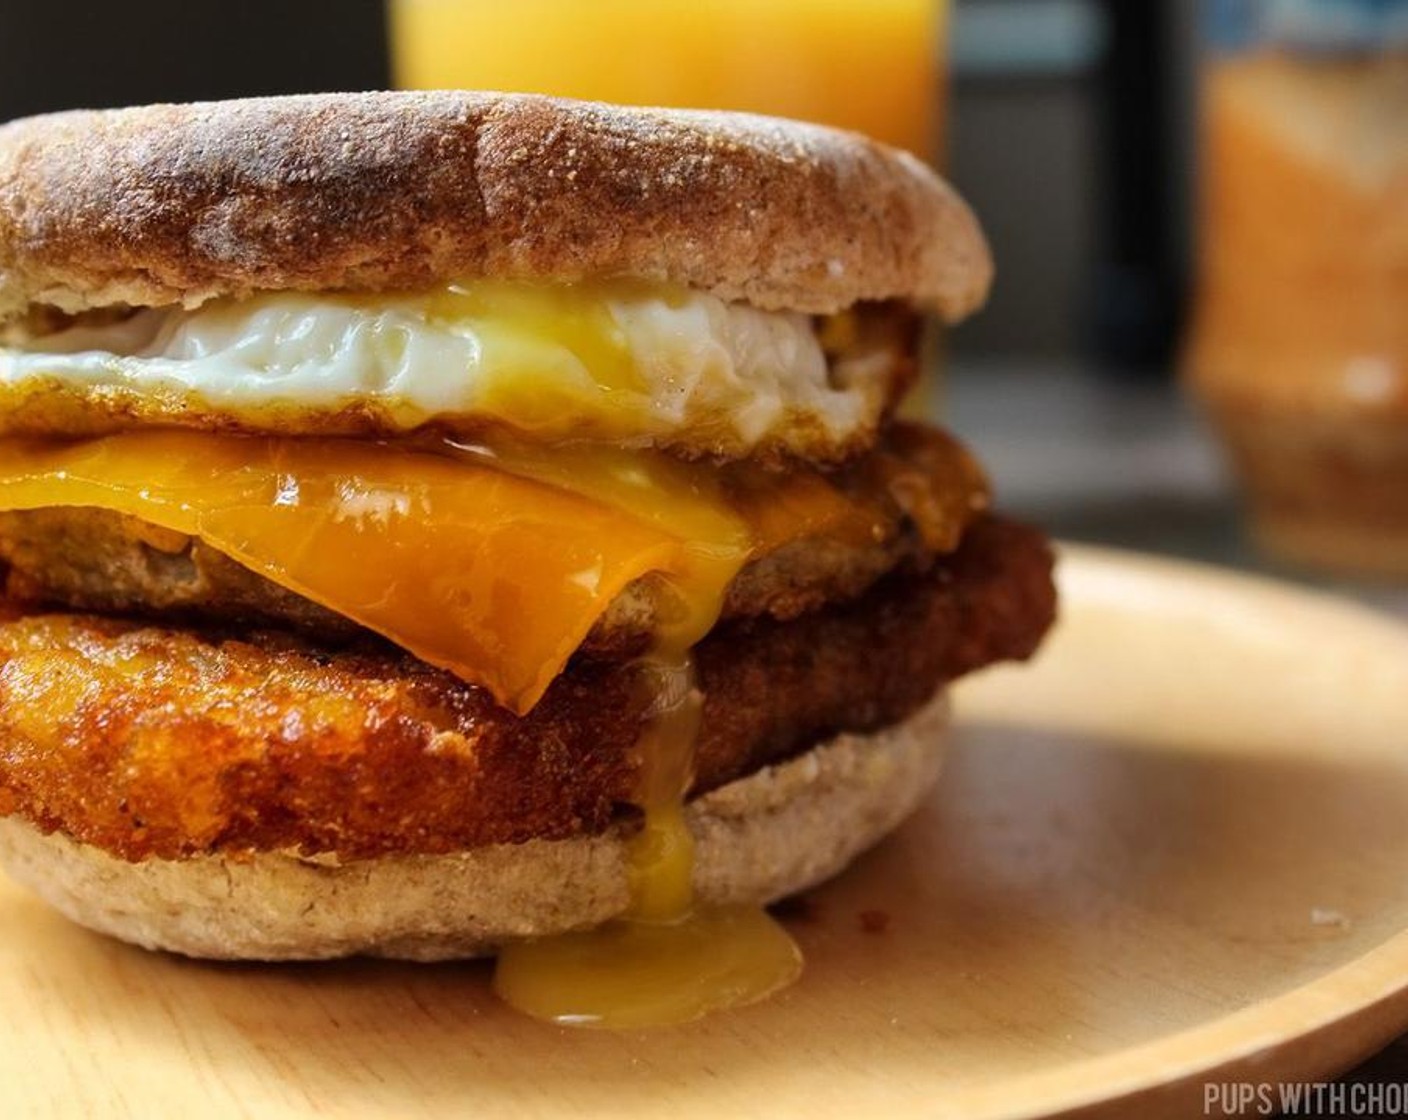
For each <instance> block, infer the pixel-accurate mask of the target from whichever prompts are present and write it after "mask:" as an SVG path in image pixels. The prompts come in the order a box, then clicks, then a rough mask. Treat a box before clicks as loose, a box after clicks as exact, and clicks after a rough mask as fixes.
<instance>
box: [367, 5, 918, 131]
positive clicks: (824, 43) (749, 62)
mask: <svg viewBox="0 0 1408 1120" xmlns="http://www.w3.org/2000/svg"><path fill="white" fill-rule="evenodd" d="M945 7H946V4H945V2H944V0H863V2H859V0H515V2H513V3H502V2H491V0H390V18H391V33H392V46H393V63H394V72H395V79H396V83H397V85H398V86H401V87H402V88H408V89H437V88H461V87H462V88H474V89H499V90H516V91H528V92H534V93H549V94H555V95H558V96H561V97H579V98H586V99H590V100H597V101H615V102H620V103H622V104H628V105H668V106H684V107H702V108H713V109H743V110H748V111H751V112H759V113H770V114H775V115H777V116H784V117H797V118H801V119H803V120H814V121H820V122H822V123H825V124H832V125H837V126H839V127H842V128H852V129H856V130H857V131H860V132H864V133H867V134H869V135H871V136H874V137H877V138H878V139H880V140H884V141H887V142H888V143H891V144H895V145H897V146H900V147H904V148H908V149H909V150H910V151H913V152H917V153H919V154H921V155H929V154H930V153H932V152H934V151H935V150H936V148H937V137H936V135H935V122H936V120H937V118H938V114H937V104H936V96H937V90H938V70H937V67H938V59H939V57H940V55H939V48H940V45H941V42H940V40H941V36H942V34H943V30H944V20H943V13H944V9H945Z"/></svg>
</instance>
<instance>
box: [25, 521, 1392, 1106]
mask: <svg viewBox="0 0 1408 1120" xmlns="http://www.w3.org/2000/svg"><path fill="white" fill-rule="evenodd" d="M1061 582H1062V586H1063V591H1064V594H1065V607H1064V621H1063V622H1062V624H1061V626H1060V628H1059V631H1058V633H1057V634H1056V635H1055V637H1054V638H1053V640H1052V642H1051V644H1050V646H1049V647H1048V648H1047V650H1046V651H1045V653H1044V655H1043V656H1042V658H1041V659H1040V661H1039V663H1038V664H1037V665H1036V666H1035V667H1033V668H1030V669H1004V670H1001V671H996V672H992V673H989V674H987V675H985V676H982V677H980V678H977V679H975V680H973V681H972V682H971V683H969V684H967V685H965V686H964V687H963V688H962V689H961V690H960V692H959V710H960V715H961V725H960V730H959V733H958V735H957V737H956V742H955V745H954V753H953V756H952V759H951V763H950V765H949V768H948V773H947V774H946V776H945V780H944V781H943V782H942V783H941V784H940V791H939V793H938V794H937V796H936V797H935V799H934V800H933V801H932V803H931V804H929V805H928V806H927V807H926V808H925V809H923V810H922V811H921V813H920V814H919V816H918V817H916V818H915V819H914V820H913V821H911V822H910V823H909V825H907V826H906V827H905V828H904V829H903V830H902V831H901V832H900V833H899V834H897V835H896V836H895V837H894V838H893V839H892V840H891V841H890V842H888V843H887V844H885V845H883V846H882V847H881V848H880V849H878V850H876V851H875V852H873V853H872V854H871V855H870V856H868V857H867V858H865V859H864V860H862V861H861V863H860V864H859V865H858V866H856V867H855V868H853V869H852V870H851V872H849V873H848V874H847V875H845V876H843V877H842V879H841V880H839V881H838V882H836V883H833V884H831V885H830V886H828V887H826V888H825V889H823V890H820V891H817V892H816V893H815V894H814V895H813V896H811V898H810V899H809V900H808V901H807V903H806V904H805V906H804V907H802V908H801V910H800V912H799V913H797V914H794V915H793V917H791V918H790V919H789V920H790V922H791V924H792V927H793V929H794V930H795V932H796V934H797V937H798V939H799V940H800V941H801V942H802V944H803V947H804V949H805V951H806V954H807V958H808V968H807V972H806V975H805V976H804V977H803V979H802V981H801V983H799V984H798V985H797V986H796V987H794V988H793V989H791V990H790V991H788V992H786V993H785V994H783V995H782V996H780V997H778V998H776V999H774V1000H772V1001H771V1002H769V1003H766V1004H763V1005H761V1006H758V1007H753V1008H748V1009H744V1010H742V1011H739V1012H735V1013H732V1014H728V1015H722V1016H718V1017H715V1018H712V1019H708V1020H706V1021H704V1022H702V1023H699V1024H695V1025H692V1026H688V1027H681V1028H676V1029H672V1030H663V1031H657V1032H654V1033H646V1034H606V1033H588V1032H572V1031H562V1030H557V1029H553V1028H549V1027H546V1026H543V1025H540V1024H537V1023H535V1022H532V1021H529V1020H527V1019H523V1018H520V1017H517V1016H515V1015H513V1014H511V1013H510V1012H508V1011H506V1010H504V1009H503V1008H501V1007H500V1006H498V1005H497V1004H496V1003H495V1002H494V1000H493V999H492V998H491V996H490V995H489V993H488V990H487V986H486V980H487V969H486V968H485V967H484V966H482V965H473V964H471V965H463V966H437V967H416V966H398V965H388V964H375V963H361V962H354V963H347V964H338V965H328V966H315V967H298V968H290V967H250V966H237V967H232V966H210V965H202V964H196V963H191V962H187V961H182V960H178V959H174V958H167V957H161V956H156V955H151V954H148V953H144V952H141V951H139V950H135V949H129V948H126V947H124V946H121V945H118V944H115V943H112V942H109V941H106V940H104V939H102V938H99V937H96V936H93V935H90V934H88V933H85V932H83V931H81V930H79V929H76V928H74V927H71V926H69V925H68V924H66V923H65V922H64V921H63V920H61V919H59V918H58V917H55V916H54V915H52V914H51V913H49V912H48V911H47V910H46V909H45V908H44V907H42V906H41V905H40V904H39V903H37V902H35V901H33V900H32V899H31V898H30V897H29V896H28V895H26V894H25V893H23V892H22V891H20V890H19V889H18V888H17V887H13V886H11V885H9V884H8V883H0V1007H3V1008H4V1009H5V1013H4V1015H3V1016H0V1085H3V1091H0V1095H2V1096H3V1100H4V1102H5V1104H6V1108H5V1110H4V1111H5V1114H6V1115H7V1116H13V1115H17V1114H24V1113H25V1112H26V1111H28V1112H31V1113H38V1114H52V1115H64V1116H76V1115H133V1116H143V1117H152V1116H164V1115H173V1114H178V1113H185V1114H186V1115H188V1116H191V1117H195V1116H199V1117H202V1118H205V1117H214V1116H236V1115H241V1116H242V1115H250V1116H259V1117H264V1118H268V1117H282V1116H290V1117H292V1116H307V1115H310V1114H314V1113H316V1114H317V1115H330V1116H332V1115H335V1116H352V1115H377V1116H395V1117H417V1116H449V1115H456V1116H466V1115H491V1116H505V1115H534V1116H544V1115H552V1116H557V1115H561V1116H568V1115H572V1116H579V1115H590V1114H608V1113H609V1114H611V1115H612V1116H615V1117H636V1116H640V1117H658V1116H669V1117H671V1118H672V1120H684V1118H686V1117H696V1116H697V1117H707V1118H709V1120H716V1118H718V1117H721V1116H742V1115H763V1114H766V1115H769V1116H794V1115H806V1116H809V1117H845V1118H847V1120H853V1118H855V1117H858V1116H886V1117H891V1116H919V1115H924V1116H965V1117H996V1116H1010V1117H1016V1116H1038V1115H1053V1114H1057V1113H1064V1112H1067V1111H1070V1110H1085V1109H1088V1110H1090V1111H1091V1112H1092V1113H1094V1112H1101V1113H1106V1114H1109V1115H1134V1114H1136V1113H1134V1112H1132V1111H1131V1109H1132V1108H1134V1106H1135V1102H1136V1099H1137V1102H1138V1113H1137V1114H1138V1115H1140V1116H1158V1115H1189V1114H1192V1115H1200V1114H1201V1113H1202V1094H1203V1088H1202V1086H1203V1083H1204V1082H1206V1081H1233V1080H1250V1081H1254V1082H1274V1081H1277V1080H1282V1079H1291V1080H1301V1079H1308V1078H1317V1077H1322V1076H1325V1075H1328V1074H1331V1073H1333V1072H1335V1071H1337V1070H1339V1069H1342V1068H1344V1067H1346V1066H1347V1065H1348V1064H1350V1063H1352V1062H1353V1061H1355V1060H1357V1059H1359V1058H1361V1057H1362V1056H1364V1055H1365V1054H1366V1053H1368V1052H1369V1051H1371V1050H1372V1049H1373V1048H1375V1047H1377V1046H1378V1045H1380V1044H1381V1043H1382V1042H1384V1041H1385V1040H1387V1039H1388V1038H1390V1037H1391V1036H1393V1035H1394V1034H1395V1033H1397V1032H1400V1031H1402V1030H1403V1029H1405V1027H1408V995H1405V985H1408V631H1405V630H1404V629H1402V628H1400V627H1398V626H1396V625H1394V624H1392V623H1390V622H1387V621H1385V620H1382V619H1380V618H1378V617H1376V616H1374V615H1372V614H1369V613H1367V612H1364V611H1361V610H1359V609H1356V608H1354V607H1352V606H1349V605H1346V604H1343V603H1340V602H1337V601H1334V600H1330V599H1324V598H1319V597H1315V596H1312V595H1309V594H1306V593H1303V592H1300V591H1296V590H1293V589H1290V588H1288V587H1282V586H1278V585H1275V584H1271V583H1267V582H1262V581H1255V580H1251V579H1247V578H1243V577H1238V576H1234V575H1230V574H1224V573H1220V572H1217V571H1215V570H1212V569H1202V568H1196V567H1191V566H1187V565H1182V564H1175V563H1169V562H1163V561H1157V560H1152V559H1143V558H1138V557H1134V556H1130V555H1121V554H1117V553H1107V552H1097V551H1091V550H1086V549H1076V548H1069V549H1067V550H1066V555H1065V560H1064V563H1063V568H1062V573H1061Z"/></svg>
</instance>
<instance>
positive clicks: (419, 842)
mask: <svg viewBox="0 0 1408 1120" xmlns="http://www.w3.org/2000/svg"><path fill="white" fill-rule="evenodd" d="M990 273H991V265H990V261H989V257H988V252H987V248H986V245H985V243H984V241H983V238H982V235H981V233H980V231H979V229H978V227H977V224H976V223H975V221H974V219H973V217H972V215H971V213H970V212H969V210H968V209H967V207H966V206H965V205H964V203H963V202H962V201H961V200H960V199H959V198H958V197H957V195H955V193H954V192H953V191H952V190H951V189H950V188H949V187H948V186H947V185H945V184H944V183H943V182H942V181H941V180H940V179H939V178H938V177H937V176H935V175H934V174H933V173H932V172H931V171H930V170H929V169H928V168H926V167H925V166H923V165H922V164H921V163H920V162H919V161H917V160H915V159H913V158H912V157H910V156H908V155H906V154H903V153H900V152H897V151H893V150H890V149H888V148H885V147H883V146H881V145H878V144H876V143H873V142H871V141H868V140H866V139H864V138H862V137H859V136H856V135H853V134H848V133H842V132H836V131H832V130H828V129H824V128H820V127H815V126H810V125H803V124H798V123H794V122H784V121H777V120H769V119H765V118H759V117H750V116H744V115H736V114H723V113H703V112H685V111H663V110H650V109H626V108H620V107H615V106H607V105H597V104H589V103H578V102H568V101H560V100H553V99H549V98H543V97H535V96H525V95H505V94H491V93H472V92H442V93H372V94H355V95H353V94H349V95H327V96H305V97H290V98H274V99H259V100H247V101H233V102H224V103H211V104H194V105H156V106H149V107H143V108H134V109H125V110H116V111H101V112H75V113H64V114H57V115H52V116H46V117H37V118H31V119H27V120H21V121H16V122H12V123H10V124H8V125H5V126H3V127H0V562H3V566H4V579H5V596H4V602H3V606H0V610H3V618H0V858H3V862H4V864H5V866H6V867H7V868H8V870H9V871H10V873H11V874H12V875H13V876H14V877H15V878H17V879H18V880H20V881H22V882H24V883H27V884H28V885H29V886H31V887H32V888H33V889H34V890H36V891H37V892H38V893H39V894H40V895H42V896H43V897H44V898H45V899H47V900H48V901H49V902H50V903H52V904H53V905H54V906H55V907H57V908H58V909H59V910H61V911H62V912H63V913H64V914H66V915H68V916H69V917H70V918H72V919H74V920H75V921H77V922H80V923H82V924H84V925H86V926H89V927H92V928H93V929H95V930H100V931H102V932H104V933H107V934H111V935H113V936H116V937H119V938H122V939H124V940H127V941H130V942H134V943H136V944H139V945H143V946H146V947H149V948H158V949H166V950H171V951H175V952H179V953H184V954H188V955H191V956H196V957H208V958H224V959H241V958H243V959H260V960H288V959H316V958H330V957H340V956H346V955H352V954H369V955H375V956H384V957H399V958H410V959H416V960H438V959H445V958H453V957H465V956H474V955H484V954H491V953H497V954H499V956H500V963H499V973H498V979H497V983H498V986H499V990H500V991H501V993H502V994H504V995H505V996H506V997H507V998H508V999H509V1000H510V1001H511V1002H514V1003H516V1004H518V1005H519V1006H521V1007H524V1008H525V1009H527V1010H529V1011H531V1012H533V1013H535V1014H540V1015H544V1016H547V1017H550V1018H557V1019H559V1020H561V1021H600V1022H622V1023H637V1022H647V1021H665V1020H669V1019H672V1018H673V1019H678V1018H687V1017H689V1016H690V1015H693V1014H698V1013H700V1012H701V1011H703V1010H707V1009H709V1008H710V1007H714V1006H718V1005H722V1004H727V1003H733V1002H742V1001H744V1000H747V999H752V998H757V997H758V996H759V995H761V994H764V993H765V992H766V991H770V990H772V989H774V988H776V987H777V986H779V985H780V984H782V983H786V982H787V981H788V980H790V979H791V978H792V977H793V976H795V975H796V972H797V968H798V958H797V954H796V950H795V947H793V946H792V944H791V942H790V940H789V939H788V938H787V936H786V935H785V933H784V932H783V931H782V930H781V929H780V927H778V926H777V925H776V924H774V923H773V922H772V921H771V920H770V919H769V918H767V917H766V916H765V914H764V912H763V910H762V909H761V907H762V905H763V904H765V903H768V902H771V901H773V900H777V899H780V898H782V897H784V896H787V895H790V894H793V893H795V892H797V891H800V890H803V889H804V888H806V887H808V886H810V885H813V884H815V883H818V882H820V881H822V880H824V879H826V878H827V877H829V876H831V875H834V874H835V873H836V872H838V871H839V870H840V869H842V868H843V867H845V866H846V865H847V864H848V863H849V862H850V861H851V860H852V859H853V857H855V856H856V855H857V854H858V853H859V852H861V851H862V850H864V849H865V848H866V847H868V846H870V845H871V844H873V843H874V842H875V841H876V840H878V839H879V838H880V837H882V836H883V835H885V834H886V833H887V832H888V831H890V830H891V829H892V828H894V827H895V826H896V824H897V823H898V822H900V821H901V820H902V819H903V818H904V817H905V816H906V814H908V813H909V812H910V811H911V810H912V809H913V808H914V807H915V806H916V805H917V804H918V803H919V801H920V800H921V799H922V798H923V797H924V796H925V794H926V792H927V791H928V789H929V788H930V786H931V784H932V782H933V781H934V779H935V777H936V775H937V773H938V769H939V762H940V757H941V753H942V747H943V741H944V726H945V722H946V718H947V714H946V708H945V702H944V689H945V686H946V684H947V683H948V682H949V681H951V680H953V679H954V678H956V677H958V676H960V675H961V674H964V673H967V672H970V671H972V670H975V669H978V668H980V667H982V666H984V665H987V664H989V663H992V662H995V661H999V660H1003V659H1020V658H1025V657H1027V656H1028V655H1029V654H1031V653H1032V652H1033V650H1034V649H1035V648H1036V646H1037V644H1038V643H1039V641H1040V639H1041V636H1042V634H1043V632H1044V631H1045V630H1046V629H1047V627H1048V626H1049V624H1050V622H1051V619H1052V615H1053V611H1054V592H1053V590H1052V584H1051V578H1050V568H1051V558H1050V554H1049V552H1048V549H1047V546H1046V544H1045V542H1044V541H1043V539H1042V538H1041V536H1040V535H1039V534H1038V533H1036V532H1035V531H1033V530H1030V529H1027V528H1025V527H1023V526H1020V525H1018V524H1015V523H1012V522H1010V521H1006V520H1004V519H1002V518H1001V517H1000V516H998V515H997V514H995V513H994V512H992V510H991V509H990V508H989V496H988V490H987V486H986V483H985V480H984V477H983V474H982V472H981V470H980V468H979V467H978V466H977V464H976V463H975V462H974V460H973V459H972V458H971V457H970V456H969V454H968V453H967V452H966V451H965V450H964V449H963V448H962V447H961V446H960V445H959V444H958V443H957V442H955V441H954V440H953V439H952V438H950V437H949V436H948V435H946V434H944V433H942V432H940V431H938V430H936V429H934V428H932V427H929V426H925V425H922V424H915V423H910V422H904V421H901V420H899V419H896V418H895V409H896V406H897V404H898V402H899V401H900V399H901V397H902V396H903V395H904V394H905V392H906V390H907V389H909V388H910V387H911V385H912V384H913V382H914V380H915V376H916V371H917V368H918V361H919V358H918V346H919V339H920V328H921V319H922V316H923V315H924V314H925V313H928V312H933V313H936V314H938V315H939V316H941V317H942V318H944V319H947V320H955V319H958V318H961V317H962V316H964V315H965V314H967V313H969V312H970V311H972V310H973V309H975V308H976V307H977V306H978V305H979V304H980V303H981V301H982V300H983V298H984V296H985V293H986V290H987V287H988V284H989V280H990ZM643 967H648V968H649V969H650V970H652V971H651V972H650V976H651V977H652V979H651V980H650V982H649V983H643V982H642V980H641V976H642V973H641V971H640V969H641V968H643ZM701 977H702V979H701ZM646 989H650V991H651V992H653V993H655V995H653V996H649V997H647V996H646V995H643V994H642V993H643V992H644V991H645V990H646ZM652 1000H653V1002H651V1001H652Z"/></svg>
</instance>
